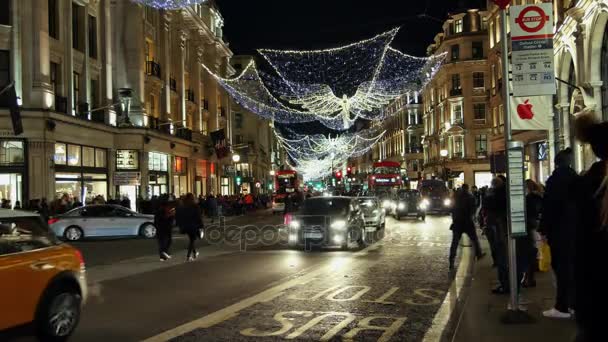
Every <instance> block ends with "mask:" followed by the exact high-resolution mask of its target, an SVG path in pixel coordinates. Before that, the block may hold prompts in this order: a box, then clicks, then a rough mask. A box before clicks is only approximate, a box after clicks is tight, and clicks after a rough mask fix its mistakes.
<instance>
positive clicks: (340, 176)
mask: <svg viewBox="0 0 608 342" xmlns="http://www.w3.org/2000/svg"><path fill="white" fill-rule="evenodd" d="M336 178H337V179H338V180H340V179H341V178H342V171H337V172H336Z"/></svg>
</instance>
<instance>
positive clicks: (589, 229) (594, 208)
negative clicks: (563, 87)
mask: <svg viewBox="0 0 608 342" xmlns="http://www.w3.org/2000/svg"><path fill="white" fill-rule="evenodd" d="M595 117H596V116H595V113H589V114H583V115H579V116H578V118H577V120H576V123H575V129H576V135H577V138H578V139H579V140H580V141H582V142H584V143H589V144H590V145H591V148H592V150H593V153H594V154H595V155H596V157H597V158H599V159H600V160H599V161H598V162H596V163H594V164H593V165H592V166H591V168H590V169H589V170H588V171H587V172H585V173H584V174H583V175H582V177H581V178H580V179H579V182H578V183H577V186H576V189H577V192H578V196H577V209H578V213H579V215H578V216H577V225H576V254H575V288H576V301H575V310H576V321H577V326H578V336H577V340H576V341H577V342H591V341H608V329H606V314H605V312H604V310H606V308H607V307H608V291H607V290H606V289H607V288H608V272H606V270H605V267H604V266H605V265H606V260H608V122H602V123H598V122H597V121H595V119H594V118H595Z"/></svg>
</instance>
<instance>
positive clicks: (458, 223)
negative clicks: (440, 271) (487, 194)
mask: <svg viewBox="0 0 608 342" xmlns="http://www.w3.org/2000/svg"><path fill="white" fill-rule="evenodd" d="M473 215H475V198H474V197H473V195H472V194H471V193H470V192H469V185H468V184H463V185H462V187H461V188H460V189H459V190H458V191H457V192H456V193H455V195H454V207H453V209H452V226H451V229H452V245H451V246H450V259H449V261H450V270H453V269H454V260H455V259H456V251H457V250H458V244H459V243H460V238H461V237H462V234H463V233H464V234H467V235H468V236H469V239H471V242H472V243H473V247H474V248H475V255H476V256H477V258H478V259H479V258H481V257H483V256H484V253H483V252H482V251H481V246H480V245H479V240H478V239H477V232H476V230H475V223H473Z"/></svg>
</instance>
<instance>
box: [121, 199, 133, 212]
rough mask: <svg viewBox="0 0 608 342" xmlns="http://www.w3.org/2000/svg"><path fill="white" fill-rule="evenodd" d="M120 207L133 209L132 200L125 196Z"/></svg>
mask: <svg viewBox="0 0 608 342" xmlns="http://www.w3.org/2000/svg"><path fill="white" fill-rule="evenodd" d="M120 205H121V206H123V207H125V208H128V209H131V200H130V199H129V197H127V196H125V197H123V198H122V201H120Z"/></svg>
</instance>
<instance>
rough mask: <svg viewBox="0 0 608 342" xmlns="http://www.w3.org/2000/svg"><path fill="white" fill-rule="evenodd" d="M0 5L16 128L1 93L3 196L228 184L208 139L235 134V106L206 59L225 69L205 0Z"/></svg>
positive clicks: (0, 35) (2, 54)
mask: <svg viewBox="0 0 608 342" xmlns="http://www.w3.org/2000/svg"><path fill="white" fill-rule="evenodd" d="M0 13H2V15H0V88H5V86H7V85H10V84H14V87H15V91H16V93H17V96H18V98H19V104H20V106H21V116H22V122H23V127H24V133H23V134H20V135H17V136H16V135H14V134H13V132H12V127H11V120H10V119H9V111H8V109H7V94H8V92H5V93H3V94H2V95H0V96H1V98H0V197H1V198H6V199H10V200H11V201H12V202H13V204H14V203H15V201H21V202H25V201H27V200H31V199H39V198H47V199H52V198H56V197H57V196H59V195H61V194H63V193H68V194H70V195H71V196H73V197H74V198H77V199H79V200H81V201H82V202H85V203H86V202H87V201H89V200H90V199H91V198H92V197H94V196H96V195H102V196H104V197H106V198H107V197H122V196H128V197H129V198H130V199H131V201H132V203H135V202H136V201H135V198H137V197H142V198H150V197H152V196H154V195H160V194H164V193H169V194H170V193H173V194H175V195H181V194H185V193H187V192H193V193H195V194H197V195H198V194H208V193H211V192H214V193H216V194H217V193H219V192H220V191H221V190H222V187H221V185H222V184H225V183H226V184H228V186H229V188H228V189H227V190H225V192H228V193H233V192H234V188H233V185H232V184H233V182H232V181H231V180H230V179H228V177H229V176H228V175H227V174H225V172H224V171H225V170H226V167H225V165H229V164H231V163H232V161H231V160H230V155H228V156H227V157H225V158H222V159H219V160H218V158H217V155H216V154H215V152H214V149H213V144H212V142H211V139H210V138H209V136H210V134H211V132H213V131H218V130H224V133H225V134H224V135H225V137H226V142H225V144H226V145H227V146H230V145H231V143H232V138H233V132H232V125H231V122H232V120H233V112H232V106H233V104H232V102H231V100H230V98H229V97H228V96H227V94H226V93H225V92H224V91H223V90H222V89H221V88H220V87H219V86H218V84H217V83H216V82H215V80H214V79H213V78H212V77H211V76H210V75H209V74H208V73H207V72H206V71H205V70H204V68H203V64H204V65H205V66H207V67H208V68H210V69H211V70H213V71H214V72H215V73H217V74H220V75H222V76H224V77H227V76H229V75H231V74H233V73H234V70H233V68H232V66H231V64H230V59H231V58H232V55H233V53H232V52H231V50H230V49H229V47H228V43H227V42H225V41H224V39H223V36H222V26H223V18H222V16H221V14H220V13H219V11H218V10H217V8H216V7H215V6H214V5H213V4H212V3H211V4H209V3H208V4H206V5H194V6H191V7H187V8H184V9H182V10H177V11H162V10H156V9H153V8H149V7H144V6H141V5H138V4H135V3H133V2H131V1H111V0H36V1H21V0H7V1H2V2H1V4H0ZM127 108H128V110H127ZM263 148H267V146H264V147H263Z"/></svg>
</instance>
